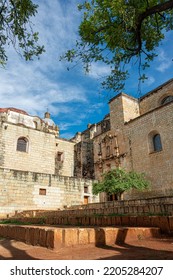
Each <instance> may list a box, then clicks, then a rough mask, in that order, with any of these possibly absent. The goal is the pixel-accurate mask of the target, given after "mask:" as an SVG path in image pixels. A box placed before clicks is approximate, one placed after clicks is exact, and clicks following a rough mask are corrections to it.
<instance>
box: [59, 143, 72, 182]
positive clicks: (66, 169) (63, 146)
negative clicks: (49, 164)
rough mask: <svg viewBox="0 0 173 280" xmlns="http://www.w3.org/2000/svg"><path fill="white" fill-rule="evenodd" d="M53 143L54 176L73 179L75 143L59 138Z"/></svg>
mask: <svg viewBox="0 0 173 280" xmlns="http://www.w3.org/2000/svg"><path fill="white" fill-rule="evenodd" d="M55 141H56V148H55V150H56V151H55V175H63V176H70V177H73V176H74V145H75V143H73V142H71V141H68V140H65V139H61V138H56V140H55ZM60 155H61V157H60Z"/></svg>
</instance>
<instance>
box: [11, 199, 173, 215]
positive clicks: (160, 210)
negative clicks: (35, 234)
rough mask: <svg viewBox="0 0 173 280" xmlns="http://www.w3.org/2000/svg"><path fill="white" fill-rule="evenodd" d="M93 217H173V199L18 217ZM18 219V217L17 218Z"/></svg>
mask: <svg viewBox="0 0 173 280" xmlns="http://www.w3.org/2000/svg"><path fill="white" fill-rule="evenodd" d="M93 215H134V216H135V215H169V216H172V215H173V197H172V196H169V197H160V198H150V199H138V200H121V201H110V202H102V203H89V204H86V205H76V206H72V207H70V208H69V209H67V210H61V211H58V210H57V211H39V210H33V211H25V212H23V213H18V217H20V216H23V217H25V216H26V217H62V218H64V217H68V216H70V217H82V216H93ZM16 217H17V216H16Z"/></svg>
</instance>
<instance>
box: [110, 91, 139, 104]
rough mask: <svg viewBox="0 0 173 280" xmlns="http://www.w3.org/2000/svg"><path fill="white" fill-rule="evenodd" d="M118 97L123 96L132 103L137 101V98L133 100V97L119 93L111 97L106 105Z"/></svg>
mask: <svg viewBox="0 0 173 280" xmlns="http://www.w3.org/2000/svg"><path fill="white" fill-rule="evenodd" d="M119 96H125V97H128V98H129V99H132V100H134V101H138V98H135V97H133V96H131V95H128V94H127V93H124V92H120V93H119V94H117V95H116V96H114V97H112V98H111V99H110V100H109V102H108V104H109V103H111V102H112V101H113V100H114V99H116V98H118V97H119Z"/></svg>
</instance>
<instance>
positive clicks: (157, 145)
mask: <svg viewBox="0 0 173 280" xmlns="http://www.w3.org/2000/svg"><path fill="white" fill-rule="evenodd" d="M153 148H154V152H159V151H161V150H162V142H161V138H160V134H155V135H154V136H153Z"/></svg>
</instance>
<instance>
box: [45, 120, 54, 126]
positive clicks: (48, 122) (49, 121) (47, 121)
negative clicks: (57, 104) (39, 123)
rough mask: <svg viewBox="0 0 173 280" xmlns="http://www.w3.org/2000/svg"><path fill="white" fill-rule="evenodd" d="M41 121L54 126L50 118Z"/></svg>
mask: <svg viewBox="0 0 173 280" xmlns="http://www.w3.org/2000/svg"><path fill="white" fill-rule="evenodd" d="M43 121H44V122H45V123H47V124H48V125H49V126H55V123H54V121H53V120H52V119H49V118H44V119H43Z"/></svg>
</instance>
